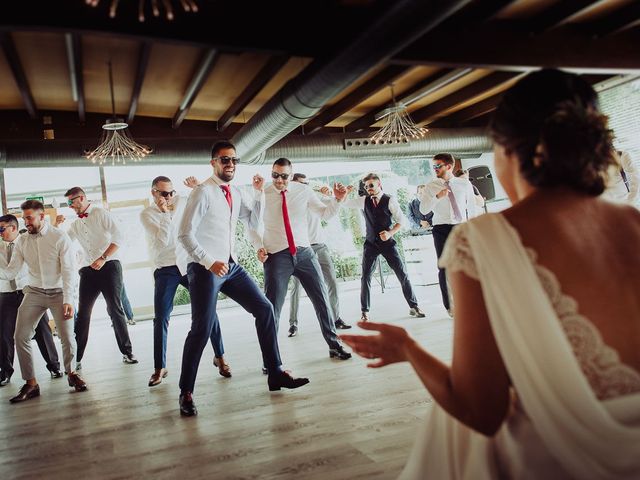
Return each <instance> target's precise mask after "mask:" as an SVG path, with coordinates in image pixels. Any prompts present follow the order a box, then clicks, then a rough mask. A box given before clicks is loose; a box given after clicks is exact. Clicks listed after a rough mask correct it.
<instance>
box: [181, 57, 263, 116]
mask: <svg viewBox="0 0 640 480" xmlns="http://www.w3.org/2000/svg"><path fill="white" fill-rule="evenodd" d="M268 60H269V55H267V54H263V53H242V54H237V55H231V54H221V55H220V56H219V58H218V60H217V62H216V64H215V66H214V67H213V71H212V72H211V73H210V74H209V78H208V80H207V81H206V83H205V84H204V86H203V87H202V90H201V91H200V93H199V94H198V96H197V97H196V99H195V101H194V102H193V105H192V106H191V109H190V110H189V114H188V115H187V118H188V119H190V120H217V119H219V118H220V117H221V116H222V114H224V112H226V111H227V109H228V108H229V106H230V105H231V104H232V103H233V101H234V100H235V99H236V98H237V97H238V96H240V94H242V92H243V91H244V89H245V88H246V87H247V85H249V83H251V80H253V78H254V77H255V76H256V75H257V74H258V72H259V71H260V69H261V68H262V67H263V66H264V65H265V63H266V62H267V61H268Z"/></svg>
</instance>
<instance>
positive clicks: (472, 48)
mask: <svg viewBox="0 0 640 480" xmlns="http://www.w3.org/2000/svg"><path fill="white" fill-rule="evenodd" d="M584 30H585V29H584V28H581V27H579V26H577V25H563V26H562V27H558V28H554V29H552V30H550V31H548V32H545V33H543V34H541V35H537V36H532V35H530V34H529V33H528V32H526V31H522V28H521V25H520V26H518V25H514V24H509V23H508V22H506V23H505V22H492V23H488V24H478V25H475V26H470V27H468V28H467V29H465V30H464V31H460V32H457V34H456V36H455V38H454V39H451V38H448V37H447V36H443V35H442V32H440V34H438V33H434V34H433V35H427V36H425V37H423V38H422V39H420V40H419V41H418V42H416V43H414V44H413V45H411V46H410V47H409V48H408V49H405V50H404V51H403V52H401V53H399V54H398V55H396V56H395V58H394V60H395V61H398V62H403V63H405V64H407V63H410V64H413V65H437V66H467V67H469V66H472V67H475V68H488V69H498V68H501V67H504V66H519V67H520V69H521V70H526V69H535V68H540V67H556V68H563V69H570V70H574V71H579V72H581V73H637V72H638V71H640V55H638V49H637V45H640V29H637V28H634V29H629V30H626V31H624V32H621V33H618V34H615V35H607V36H605V37H603V38H594V36H593V34H590V33H588V32H585V31H584ZM506 45H508V46H509V48H505V46H506Z"/></svg>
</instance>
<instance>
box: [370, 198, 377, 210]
mask: <svg viewBox="0 0 640 480" xmlns="http://www.w3.org/2000/svg"><path fill="white" fill-rule="evenodd" d="M371 200H373V206H374V207H375V208H377V207H378V199H377V198H376V197H371Z"/></svg>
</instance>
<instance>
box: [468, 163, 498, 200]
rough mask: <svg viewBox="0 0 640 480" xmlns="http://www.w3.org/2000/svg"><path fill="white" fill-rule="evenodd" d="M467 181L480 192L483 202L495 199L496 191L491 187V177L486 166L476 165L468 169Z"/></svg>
mask: <svg viewBox="0 0 640 480" xmlns="http://www.w3.org/2000/svg"><path fill="white" fill-rule="evenodd" d="M469 181H470V182H471V183H472V184H473V186H474V187H476V188H477V189H478V190H479V191H480V195H482V196H483V197H484V198H485V200H493V199H494V198H496V189H495V187H494V186H493V175H492V174H491V170H489V167H487V166H486V165H477V166H475V167H470V168H469Z"/></svg>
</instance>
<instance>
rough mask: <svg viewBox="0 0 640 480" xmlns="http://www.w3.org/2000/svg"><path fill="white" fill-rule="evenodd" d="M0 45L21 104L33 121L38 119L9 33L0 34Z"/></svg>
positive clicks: (27, 83) (34, 103) (25, 77)
mask: <svg viewBox="0 0 640 480" xmlns="http://www.w3.org/2000/svg"><path fill="white" fill-rule="evenodd" d="M0 44H1V45H2V51H3V52H4V56H5V57H6V59H7V63H8V64H9V68H10V69H11V73H13V79H14V80H15V82H16V85H17V87H18V90H19V91H20V96H21V97H22V102H23V103H24V106H25V108H26V109H27V112H28V113H29V116H30V117H31V118H33V119H36V118H38V109H37V108H36V102H35V101H34V100H33V95H32V94H31V88H29V82H28V81H27V76H26V75H25V73H24V69H23V68H22V63H21V62H20V57H19V56H18V51H17V50H16V45H15V43H14V42H13V38H12V37H11V34H10V33H6V32H0Z"/></svg>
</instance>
